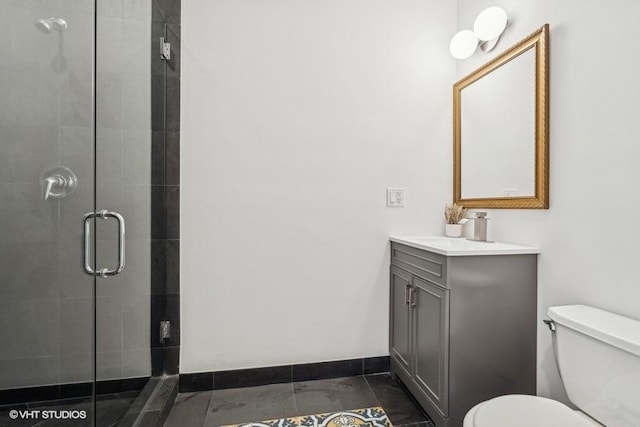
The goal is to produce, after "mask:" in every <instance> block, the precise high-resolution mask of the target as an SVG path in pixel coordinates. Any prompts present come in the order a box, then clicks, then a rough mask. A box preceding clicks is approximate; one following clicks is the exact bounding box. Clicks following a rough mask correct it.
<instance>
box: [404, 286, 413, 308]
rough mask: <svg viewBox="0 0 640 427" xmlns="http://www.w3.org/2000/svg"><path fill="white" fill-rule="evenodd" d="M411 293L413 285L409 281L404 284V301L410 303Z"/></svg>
mask: <svg viewBox="0 0 640 427" xmlns="http://www.w3.org/2000/svg"><path fill="white" fill-rule="evenodd" d="M410 293H411V285H410V284H409V283H407V284H406V285H405V286H404V303H405V304H407V305H409V301H410V297H409V294H410Z"/></svg>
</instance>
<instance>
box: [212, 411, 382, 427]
mask: <svg viewBox="0 0 640 427" xmlns="http://www.w3.org/2000/svg"><path fill="white" fill-rule="evenodd" d="M224 427H393V426H392V424H391V422H390V421H389V419H388V418H387V414H385V413H384V410H383V409H382V408H381V407H379V406H378V407H375V408H364V409H352V410H349V411H341V412H331V413H328V414H317V415H304V416H302V417H293V418H281V419H279V420H269V421H260V422H257V423H243V424H233V425H229V426H224Z"/></svg>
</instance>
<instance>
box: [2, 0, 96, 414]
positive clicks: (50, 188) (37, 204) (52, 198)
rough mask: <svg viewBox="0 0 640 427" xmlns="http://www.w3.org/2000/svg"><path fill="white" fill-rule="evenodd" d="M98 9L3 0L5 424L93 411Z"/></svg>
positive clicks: (47, 1) (48, 1) (76, 4)
mask: <svg viewBox="0 0 640 427" xmlns="http://www.w3.org/2000/svg"><path fill="white" fill-rule="evenodd" d="M80 5H81V6H80ZM94 16H95V10H94V7H93V2H91V1H85V2H72V1H65V0H60V1H59V0H55V1H54V0H44V1H43V0H41V1H35V0H3V1H2V2H1V4H0V35H1V37H0V39H1V40H2V43H0V58H2V60H1V61H0V299H1V300H2V303H3V307H2V310H0V336H1V337H2V343H3V345H2V346H0V405H1V406H2V409H1V410H0V418H1V420H0V424H2V425H35V424H37V423H42V422H45V423H46V422H48V421H49V420H50V419H51V418H56V417H57V418H60V417H62V419H67V418H73V419H75V420H76V422H81V423H85V422H86V423H87V424H86V425H91V421H92V420H93V417H94V413H93V394H94V374H95V372H94V364H95V358H94V342H95V340H94V330H95V328H94V304H95V298H94V288H95V278H94V277H93V276H90V275H87V274H86V273H85V272H84V269H83V265H82V254H83V252H82V228H81V226H80V225H81V221H82V217H83V215H84V214H85V213H86V212H91V211H94V210H95V185H94V181H95V169H94V163H95V150H94V117H93V111H94V110H93V105H94V102H93V97H94V90H93V88H94V86H93V58H94V43H93V39H94V37H93V34H94ZM47 411H54V412H47ZM62 411H66V412H62ZM45 425H46V424H45Z"/></svg>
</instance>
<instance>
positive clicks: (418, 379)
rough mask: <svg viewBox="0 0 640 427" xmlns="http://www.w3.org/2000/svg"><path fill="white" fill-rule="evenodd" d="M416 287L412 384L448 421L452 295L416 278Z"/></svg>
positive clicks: (413, 304)
mask: <svg viewBox="0 0 640 427" xmlns="http://www.w3.org/2000/svg"><path fill="white" fill-rule="evenodd" d="M413 287H414V289H415V291H414V293H415V295H413V301H412V304H411V305H412V306H413V307H412V310H413V328H412V329H413V335H414V336H413V343H414V346H413V358H412V360H413V374H414V375H413V377H412V381H413V382H414V383H415V385H416V386H417V387H418V388H419V389H420V391H421V392H422V393H424V394H425V396H426V397H427V398H428V399H429V400H430V401H431V402H432V403H433V404H434V405H435V406H436V407H437V408H438V409H440V411H441V412H442V414H443V415H444V416H445V417H446V416H447V415H448V412H449V408H448V398H449V390H448V388H449V384H448V378H449V325H448V319H449V291H448V290H446V289H443V288H441V287H440V286H437V285H435V284H432V283H429V282H427V281H425V280H422V279H420V278H418V277H415V276H414V277H413Z"/></svg>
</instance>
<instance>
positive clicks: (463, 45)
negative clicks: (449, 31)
mask: <svg viewBox="0 0 640 427" xmlns="http://www.w3.org/2000/svg"><path fill="white" fill-rule="evenodd" d="M477 47H478V38H477V37H476V35H475V34H474V33H473V31H471V30H462V31H459V32H458V33H456V35H455V36H453V38H452V39H451V43H449V52H451V55H453V57H454V58H456V59H465V58H468V57H470V56H471V55H473V52H475V51H476V48H477Z"/></svg>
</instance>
